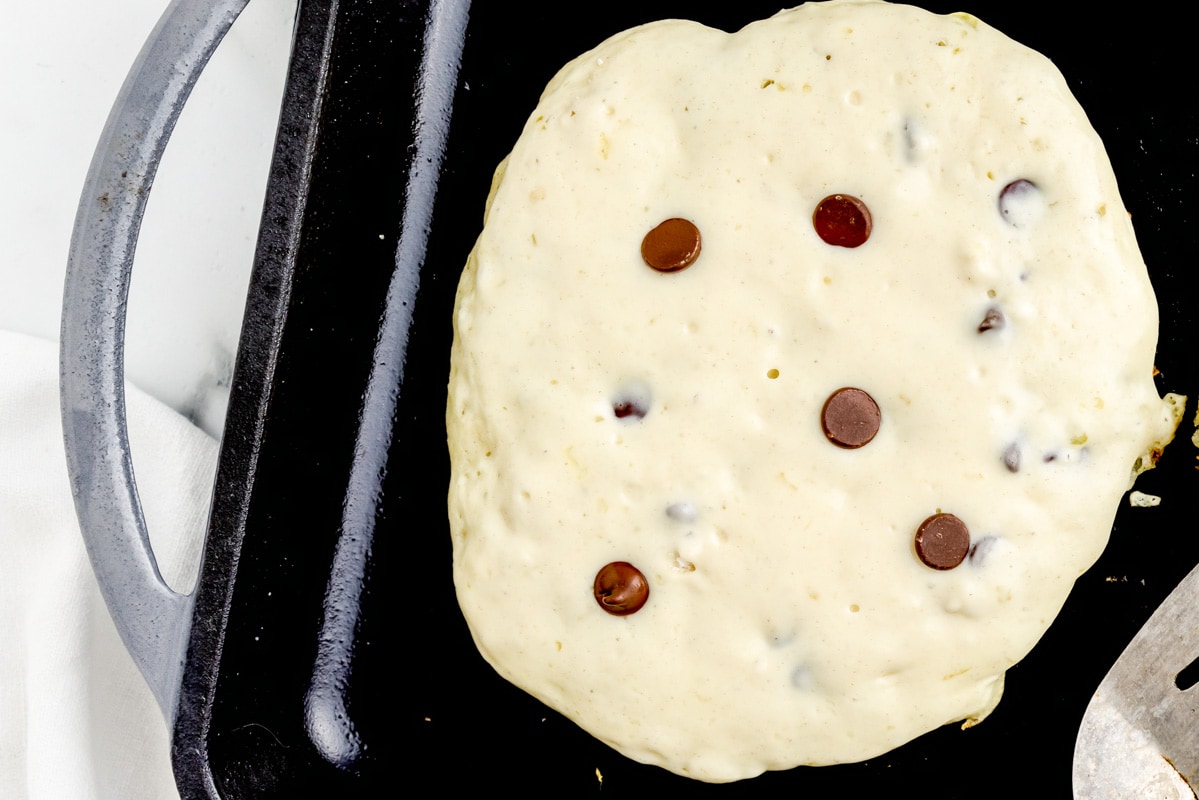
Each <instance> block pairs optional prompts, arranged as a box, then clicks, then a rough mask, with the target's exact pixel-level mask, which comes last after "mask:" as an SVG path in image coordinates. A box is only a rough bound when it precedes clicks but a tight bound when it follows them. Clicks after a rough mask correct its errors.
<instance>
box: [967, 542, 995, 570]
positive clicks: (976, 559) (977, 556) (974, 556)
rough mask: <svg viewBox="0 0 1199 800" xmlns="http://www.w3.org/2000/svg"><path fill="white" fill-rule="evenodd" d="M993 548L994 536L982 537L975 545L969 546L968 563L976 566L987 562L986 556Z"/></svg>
mask: <svg viewBox="0 0 1199 800" xmlns="http://www.w3.org/2000/svg"><path fill="white" fill-rule="evenodd" d="M993 547H995V537H994V536H984V537H983V538H982V539H980V540H979V541H978V543H977V544H972V545H970V563H971V564H974V565H976V566H978V565H981V564H982V563H983V562H984V561H986V560H987V554H988V553H990V552H991V549H992V548H993Z"/></svg>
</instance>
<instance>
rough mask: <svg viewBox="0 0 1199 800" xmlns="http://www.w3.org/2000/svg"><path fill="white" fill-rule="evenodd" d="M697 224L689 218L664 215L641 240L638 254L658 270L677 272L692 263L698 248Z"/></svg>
mask: <svg viewBox="0 0 1199 800" xmlns="http://www.w3.org/2000/svg"><path fill="white" fill-rule="evenodd" d="M700 244H701V243H700V235H699V228H697V227H695V224H694V223H692V222H691V221H689V220H685V219H679V218H678V217H675V218H673V219H668V220H666V221H665V222H663V223H662V224H660V225H658V227H656V228H654V229H653V230H652V231H650V232H649V233H647V234H645V238H644V239H642V240H641V257H642V258H644V259H645V263H646V264H648V265H650V266H651V267H653V268H654V269H656V270H657V271H658V272H678V271H679V270H681V269H685V268H687V267H689V266H691V265H692V264H694V263H695V259H697V258H699V251H700Z"/></svg>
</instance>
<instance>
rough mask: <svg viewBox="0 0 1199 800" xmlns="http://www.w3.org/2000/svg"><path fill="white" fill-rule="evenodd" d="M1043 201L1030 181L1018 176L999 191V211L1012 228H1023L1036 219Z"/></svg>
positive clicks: (1039, 192)
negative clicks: (1017, 178)
mask: <svg viewBox="0 0 1199 800" xmlns="http://www.w3.org/2000/svg"><path fill="white" fill-rule="evenodd" d="M1043 203H1044V201H1043V200H1042V198H1041V191H1040V189H1038V188H1037V185H1036V184H1035V183H1033V182H1032V181H1029V180H1025V179H1024V178H1020V179H1019V180H1015V181H1012V182H1011V183H1009V184H1008V185H1007V186H1004V187H1003V189H1001V190H1000V192H999V213H1000V215H1001V216H1002V217H1003V218H1004V220H1005V221H1006V222H1007V223H1008V224H1009V225H1011V226H1012V227H1013V228H1025V227H1027V226H1028V225H1030V224H1031V223H1032V222H1034V221H1035V220H1036V217H1037V216H1038V215H1039V214H1040V212H1041V210H1042V208H1041V207H1042V205H1043Z"/></svg>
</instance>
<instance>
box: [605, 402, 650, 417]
mask: <svg viewBox="0 0 1199 800" xmlns="http://www.w3.org/2000/svg"><path fill="white" fill-rule="evenodd" d="M612 413H613V414H615V415H616V418H617V419H624V418H625V417H634V418H636V419H641V418H642V417H644V416H645V409H644V408H642V407H641V406H639V405H637V403H636V402H635V401H633V400H617V401H616V402H615V403H613V404H612Z"/></svg>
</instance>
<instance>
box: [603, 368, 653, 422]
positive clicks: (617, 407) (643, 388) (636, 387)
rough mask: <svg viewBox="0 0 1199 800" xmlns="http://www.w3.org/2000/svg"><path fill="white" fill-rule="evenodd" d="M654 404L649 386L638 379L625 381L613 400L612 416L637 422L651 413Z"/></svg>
mask: <svg viewBox="0 0 1199 800" xmlns="http://www.w3.org/2000/svg"><path fill="white" fill-rule="evenodd" d="M652 403H653V395H652V393H651V392H650V389H649V384H647V383H645V382H644V381H640V380H636V379H634V380H629V381H625V382H624V383H623V384H621V386H620V388H619V389H618V390H617V391H616V393H615V395H614V396H613V398H612V414H613V415H614V416H615V417H616V418H617V419H623V420H627V421H629V422H636V421H637V420H640V419H642V418H643V417H644V416H645V415H646V414H648V413H649V410H650V408H651V406H652Z"/></svg>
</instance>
